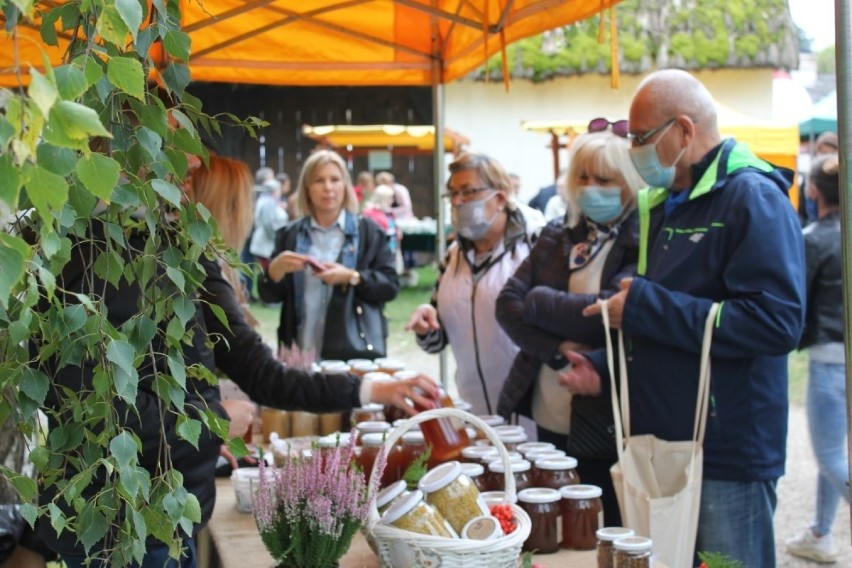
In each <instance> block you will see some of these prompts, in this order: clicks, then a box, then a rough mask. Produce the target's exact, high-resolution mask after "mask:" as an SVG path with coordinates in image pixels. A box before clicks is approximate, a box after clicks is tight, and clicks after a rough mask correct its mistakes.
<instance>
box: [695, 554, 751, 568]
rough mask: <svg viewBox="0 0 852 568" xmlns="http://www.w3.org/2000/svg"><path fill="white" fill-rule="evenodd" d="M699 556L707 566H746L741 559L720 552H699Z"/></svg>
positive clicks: (720, 567) (716, 567) (711, 567)
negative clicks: (734, 558)
mask: <svg viewBox="0 0 852 568" xmlns="http://www.w3.org/2000/svg"><path fill="white" fill-rule="evenodd" d="M698 558H699V559H700V560H701V562H702V563H704V564H706V565H707V568H745V564H743V563H742V562H740V561H739V560H733V559H731V558H729V557H727V556H725V555H724V554H721V553H719V552H699V553H698Z"/></svg>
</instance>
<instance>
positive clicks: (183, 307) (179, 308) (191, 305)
mask: <svg viewBox="0 0 852 568" xmlns="http://www.w3.org/2000/svg"><path fill="white" fill-rule="evenodd" d="M172 308H173V309H174V311H175V315H176V316H177V317H178V319H180V322H181V323H182V324H183V325H184V327H185V326H186V324H187V323H188V322H189V319H190V318H191V317H192V316H193V315H194V314H195V302H193V301H192V300H190V299H189V298H187V297H185V296H178V297H177V298H175V301H174V304H172Z"/></svg>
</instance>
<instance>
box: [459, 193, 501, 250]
mask: <svg viewBox="0 0 852 568" xmlns="http://www.w3.org/2000/svg"><path fill="white" fill-rule="evenodd" d="M495 195H497V193H496V192H494V193H492V194H491V195H489V196H488V197H485V198H484V199H478V200H476V201H467V202H464V203H460V204H459V205H456V206H453V208H452V223H453V227H455V228H456V230H457V231H458V232H459V234H460V235H461V236H463V237H464V238H466V239H470V240H472V241H476V240H479V239H481V238H482V237H484V236H485V234H486V233H487V232H488V229H489V228H491V224H492V223H493V222H494V219H496V218H497V212H496V211H495V212H494V214H493V215H492V216H491V218H490V219H487V218H486V217H485V203H486V202H487V201H488V200H489V199H491V198H492V197H494V196H495Z"/></svg>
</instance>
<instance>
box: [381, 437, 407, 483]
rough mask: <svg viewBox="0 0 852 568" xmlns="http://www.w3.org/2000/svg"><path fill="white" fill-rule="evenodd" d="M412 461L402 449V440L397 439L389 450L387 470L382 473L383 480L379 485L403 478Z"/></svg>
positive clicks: (386, 463) (386, 461) (386, 460)
mask: <svg viewBox="0 0 852 568" xmlns="http://www.w3.org/2000/svg"><path fill="white" fill-rule="evenodd" d="M383 439H386V438H383ZM410 463H411V462H409V461H408V456H407V455H406V453H405V451H404V450H403V449H402V440H397V441H396V443H395V444H394V445H393V446H391V448H390V449H389V450H388V453H387V457H386V458H385V471H384V472H383V473H382V481H381V485H379V487H384V486H385V485H388V484H391V483H394V482H396V481H399V480H401V479H402V477H403V475H405V470H407V469H408V466H409V464H410Z"/></svg>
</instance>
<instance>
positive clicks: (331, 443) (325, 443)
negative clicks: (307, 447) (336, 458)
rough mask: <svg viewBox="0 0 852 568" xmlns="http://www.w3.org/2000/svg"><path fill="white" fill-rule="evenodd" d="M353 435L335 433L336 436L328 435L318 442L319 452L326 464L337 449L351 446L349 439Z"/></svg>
mask: <svg viewBox="0 0 852 568" xmlns="http://www.w3.org/2000/svg"><path fill="white" fill-rule="evenodd" d="M350 437H351V434H350V433H349V432H335V433H334V434H328V435H326V436H323V437H321V438H320V439H319V440H317V452H318V453H319V455H320V457H321V458H322V460H323V463H325V461H326V459H327V458H328V456H329V455H331V454H332V453H333V452H334V450H335V448H337V447H338V446H339V447H343V448H345V447H346V446H348V445H349V438H350Z"/></svg>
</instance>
